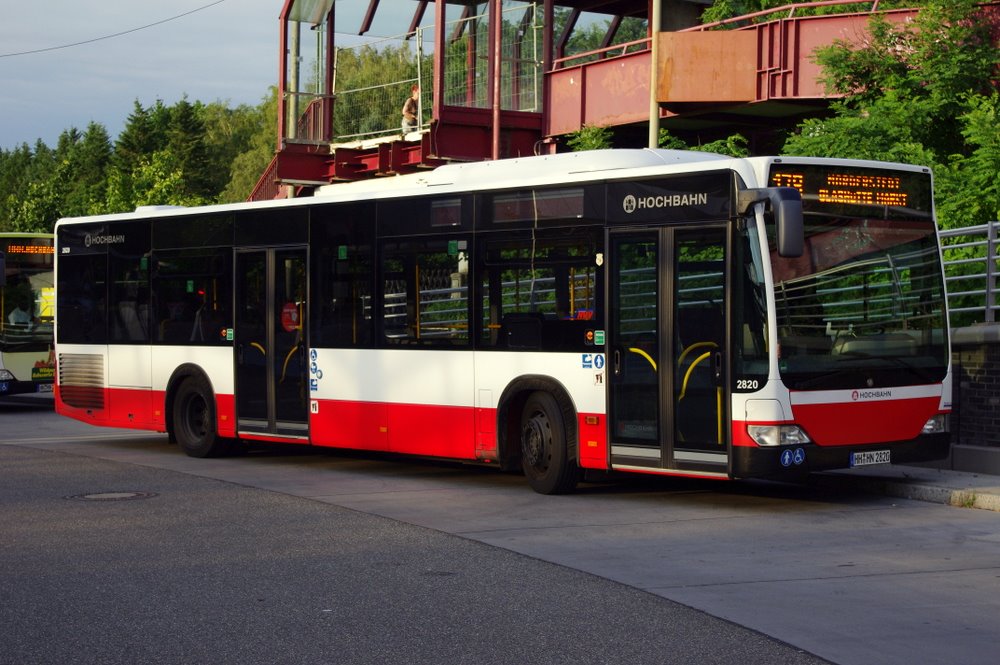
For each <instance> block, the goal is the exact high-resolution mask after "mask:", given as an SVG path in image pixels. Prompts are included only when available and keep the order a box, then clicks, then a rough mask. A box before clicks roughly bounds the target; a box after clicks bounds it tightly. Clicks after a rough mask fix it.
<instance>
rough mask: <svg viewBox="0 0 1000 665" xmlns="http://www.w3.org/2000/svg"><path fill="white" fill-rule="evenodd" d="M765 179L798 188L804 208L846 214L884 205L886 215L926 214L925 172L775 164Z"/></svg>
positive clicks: (927, 177)
mask: <svg viewBox="0 0 1000 665" xmlns="http://www.w3.org/2000/svg"><path fill="white" fill-rule="evenodd" d="M769 180H770V184H771V185H773V186H775V187H794V188H795V189H797V190H799V193H800V194H801V195H802V206H803V209H804V210H805V211H806V212H825V213H828V214H846V213H847V212H848V210H850V209H854V210H855V211H856V210H857V207H858V206H861V207H864V208H867V209H868V210H869V211H868V212H867V213H865V216H871V210H870V209H871V208H872V207H876V208H882V209H884V210H885V211H886V213H885V216H886V217H895V216H898V215H899V214H900V213H903V214H908V215H910V216H912V215H913V214H914V213H922V214H923V215H927V214H930V175H929V174H926V173H914V172H911V171H885V170H880V169H865V168H858V167H837V166H823V165H797V164H793V165H782V164H775V165H773V166H772V167H771V173H770V178H769ZM890 211H892V212H890ZM879 216H882V215H879ZM921 216H922V215H921Z"/></svg>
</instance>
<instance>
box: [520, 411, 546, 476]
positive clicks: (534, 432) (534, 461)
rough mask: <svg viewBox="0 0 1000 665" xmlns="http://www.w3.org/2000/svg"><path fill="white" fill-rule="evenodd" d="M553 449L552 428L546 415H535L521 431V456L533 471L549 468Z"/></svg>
mask: <svg viewBox="0 0 1000 665" xmlns="http://www.w3.org/2000/svg"><path fill="white" fill-rule="evenodd" d="M551 447H552V426H551V424H550V423H549V419H548V418H546V417H545V414H542V413H535V414H534V415H532V416H531V418H529V419H528V421H527V422H526V423H524V427H523V428H522V429H521V455H523V456H524V461H525V463H526V464H527V465H528V466H530V467H531V468H533V469H537V470H538V471H544V470H545V469H547V468H548V458H549V450H550V449H551Z"/></svg>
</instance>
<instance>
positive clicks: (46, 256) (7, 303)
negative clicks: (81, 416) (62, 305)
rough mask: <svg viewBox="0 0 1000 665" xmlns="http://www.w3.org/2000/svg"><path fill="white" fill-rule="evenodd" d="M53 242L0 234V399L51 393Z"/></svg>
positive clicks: (44, 237)
mask: <svg viewBox="0 0 1000 665" xmlns="http://www.w3.org/2000/svg"><path fill="white" fill-rule="evenodd" d="M53 242H54V236H53V235H52V234H51V233H48V234H45V233H6V232H4V233H0V314H2V319H0V397H2V396H5V395H16V394H20V393H40V392H45V393H51V392H52V386H53V381H54V379H55V360H54V358H55V354H54V350H53V339H52V333H53V321H54V317H55V281H54V278H53V269H54V266H53Z"/></svg>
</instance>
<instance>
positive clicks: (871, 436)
mask: <svg viewBox="0 0 1000 665" xmlns="http://www.w3.org/2000/svg"><path fill="white" fill-rule="evenodd" d="M940 403H941V399H940V398H939V397H920V398H915V399H898V400H888V401H871V402H854V403H847V404H797V405H795V406H793V407H792V420H793V422H794V423H795V424H797V425H799V426H800V427H802V428H803V429H804V430H805V431H806V434H808V435H809V438H810V439H812V440H813V442H814V443H816V444H817V445H820V446H853V445H858V444H866V443H878V442H881V441H908V440H910V439H915V438H916V437H917V436H919V435H920V432H921V430H922V429H923V427H924V425H925V424H926V423H927V421H928V419H930V417H931V416H933V415H935V414H936V413H938V411H939V405H940Z"/></svg>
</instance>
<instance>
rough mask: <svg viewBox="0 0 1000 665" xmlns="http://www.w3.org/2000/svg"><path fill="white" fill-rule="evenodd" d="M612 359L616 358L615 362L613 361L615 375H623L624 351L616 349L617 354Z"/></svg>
mask: <svg viewBox="0 0 1000 665" xmlns="http://www.w3.org/2000/svg"><path fill="white" fill-rule="evenodd" d="M612 357H613V358H614V360H613V362H614V373H615V376H618V375H619V374H621V373H622V351H621V349H615V352H614V354H613V355H612Z"/></svg>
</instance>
